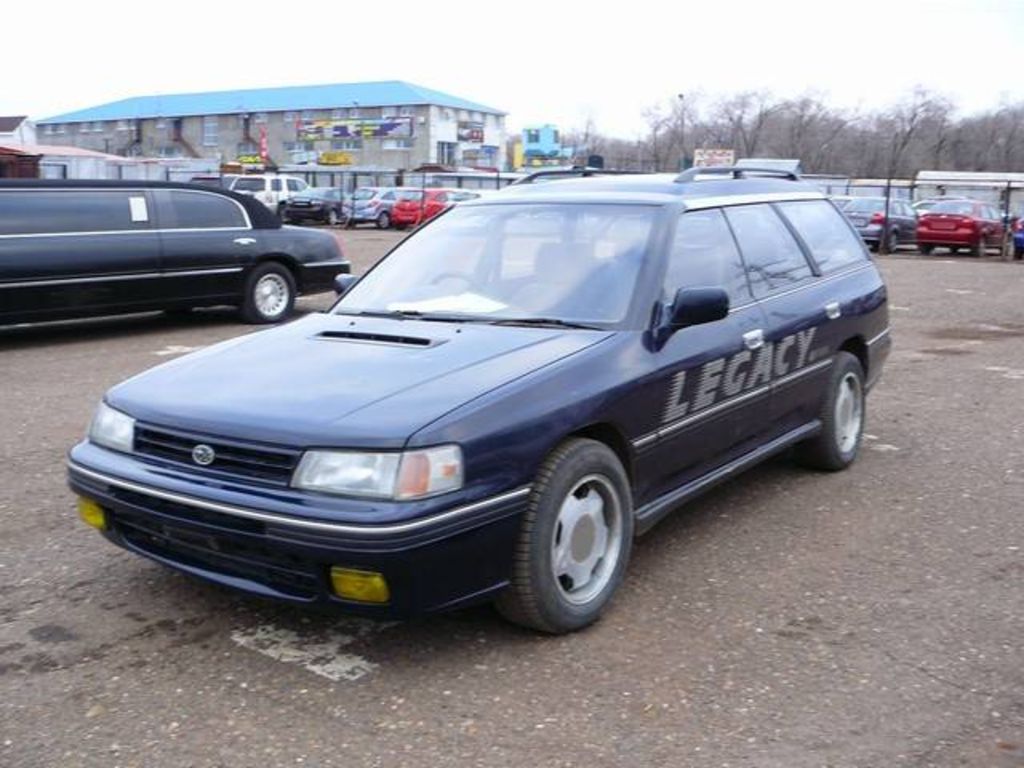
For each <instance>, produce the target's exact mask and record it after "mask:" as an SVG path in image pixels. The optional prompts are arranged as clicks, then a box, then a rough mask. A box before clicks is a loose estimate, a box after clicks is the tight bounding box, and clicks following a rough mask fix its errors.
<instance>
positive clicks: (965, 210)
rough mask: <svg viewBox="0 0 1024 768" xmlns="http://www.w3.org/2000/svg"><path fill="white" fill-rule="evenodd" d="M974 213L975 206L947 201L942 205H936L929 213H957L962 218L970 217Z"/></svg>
mask: <svg viewBox="0 0 1024 768" xmlns="http://www.w3.org/2000/svg"><path fill="white" fill-rule="evenodd" d="M973 212H974V205H973V204H972V203H965V202H962V201H961V202H959V203H957V202H954V201H952V200H945V201H943V202H941V203H936V204H935V205H933V206H932V207H931V209H930V210H929V211H928V213H956V214H959V215H960V216H970V215H971V213H973Z"/></svg>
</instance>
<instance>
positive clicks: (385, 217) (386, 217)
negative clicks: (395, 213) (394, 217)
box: [377, 211, 391, 229]
mask: <svg viewBox="0 0 1024 768" xmlns="http://www.w3.org/2000/svg"><path fill="white" fill-rule="evenodd" d="M390 226H391V214H389V213H388V212H387V211H381V212H380V215H379V216H378V217H377V229H387V228H388V227H390Z"/></svg>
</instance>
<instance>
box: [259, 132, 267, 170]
mask: <svg viewBox="0 0 1024 768" xmlns="http://www.w3.org/2000/svg"><path fill="white" fill-rule="evenodd" d="M268 157H269V153H268V152H267V126H265V125H261V126H260V160H262V161H263V162H264V163H266V162H267V159H268Z"/></svg>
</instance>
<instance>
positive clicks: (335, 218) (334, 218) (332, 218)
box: [327, 208, 341, 227]
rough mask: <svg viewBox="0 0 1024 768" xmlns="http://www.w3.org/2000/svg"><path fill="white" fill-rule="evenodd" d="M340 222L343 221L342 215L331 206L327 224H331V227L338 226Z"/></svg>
mask: <svg viewBox="0 0 1024 768" xmlns="http://www.w3.org/2000/svg"><path fill="white" fill-rule="evenodd" d="M340 223H341V216H339V215H338V212H337V211H336V210H334V209H333V208H331V210H329V211H328V212H327V226H329V227H336V226H338V225H339V224H340Z"/></svg>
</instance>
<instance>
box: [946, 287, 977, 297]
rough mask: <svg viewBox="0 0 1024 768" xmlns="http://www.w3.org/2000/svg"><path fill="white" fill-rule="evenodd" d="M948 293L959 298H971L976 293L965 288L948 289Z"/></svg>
mask: <svg viewBox="0 0 1024 768" xmlns="http://www.w3.org/2000/svg"><path fill="white" fill-rule="evenodd" d="M946 293H955V294H956V295H957V296H969V295H970V294H972V293H974V291H968V290H966V289H964V288H947V289H946Z"/></svg>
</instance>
